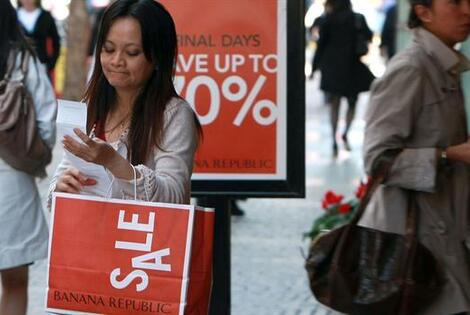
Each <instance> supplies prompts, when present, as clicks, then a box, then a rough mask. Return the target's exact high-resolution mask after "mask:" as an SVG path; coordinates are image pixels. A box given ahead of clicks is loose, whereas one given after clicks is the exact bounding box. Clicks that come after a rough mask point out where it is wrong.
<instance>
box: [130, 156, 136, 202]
mask: <svg viewBox="0 0 470 315" xmlns="http://www.w3.org/2000/svg"><path fill="white" fill-rule="evenodd" d="M131 167H132V171H133V172H134V200H135V201H137V172H136V171H135V167H134V165H132V164H131Z"/></svg>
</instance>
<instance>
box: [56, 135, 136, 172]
mask: <svg viewBox="0 0 470 315" xmlns="http://www.w3.org/2000/svg"><path fill="white" fill-rule="evenodd" d="M73 131H74V132H75V134H76V135H77V136H78V137H79V138H80V139H81V140H82V141H83V143H79V142H78V141H75V140H74V139H73V138H72V137H70V136H64V140H63V141H62V143H63V144H64V148H65V149H66V150H67V151H69V152H70V153H72V154H73V155H75V156H78V157H79V158H81V159H83V160H85V161H87V162H92V163H95V164H99V165H102V166H104V167H105V168H107V169H108V170H109V171H110V172H111V173H112V174H113V175H114V176H115V177H117V178H120V179H125V180H131V179H133V178H134V171H133V168H132V166H131V164H129V162H128V161H127V160H126V159H125V158H124V157H122V156H121V155H119V153H117V152H116V150H114V149H113V147H111V146H110V145H109V144H108V143H106V142H105V141H103V140H101V139H98V138H93V139H91V138H90V137H88V136H87V135H86V134H84V133H83V132H82V131H81V130H80V129H78V128H75V129H74V130H73ZM136 176H137V178H138V177H139V174H136Z"/></svg>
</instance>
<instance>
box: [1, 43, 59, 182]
mask: <svg viewBox="0 0 470 315" xmlns="http://www.w3.org/2000/svg"><path fill="white" fill-rule="evenodd" d="M17 53H18V52H16V51H12V52H10V56H9V58H8V63H7V71H6V73H5V77H4V78H3V80H1V81H0V158H1V159H3V160H4V161H5V162H6V163H8V164H9V165H10V166H11V167H13V168H15V169H17V170H20V171H23V172H26V173H28V174H30V175H33V176H38V177H44V176H46V171H45V168H46V166H47V164H49V163H50V161H51V159H52V152H51V149H50V148H48V147H47V145H46V144H45V143H44V141H43V140H42V139H41V137H40V136H39V131H38V127H37V123H36V112H35V109H34V103H33V99H32V97H31V95H30V94H29V92H28V90H27V89H26V86H25V80H26V75H27V72H28V62H29V58H32V57H31V56H30V54H29V52H28V51H27V50H25V51H24V52H23V53H22V57H21V73H22V75H23V78H22V80H20V81H15V80H11V75H12V73H13V70H14V68H15V61H16V54H17Z"/></svg>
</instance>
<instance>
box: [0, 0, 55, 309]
mask: <svg viewBox="0 0 470 315" xmlns="http://www.w3.org/2000/svg"><path fill="white" fill-rule="evenodd" d="M0 12H1V14H0V80H2V82H1V84H0V86H2V87H3V88H5V85H3V84H5V83H6V80H9V81H10V82H12V81H14V82H16V81H19V82H21V81H22V82H23V84H24V86H25V87H26V90H27V92H28V93H29V94H30V96H31V97H32V100H33V103H34V110H35V115H36V124H37V127H38V129H39V136H40V137H41V138H42V140H43V141H44V143H45V144H46V145H47V146H48V147H49V148H50V149H52V147H53V145H54V141H55V123H54V122H55V116H56V110H57V107H56V101H55V98H54V92H53V90H52V86H51V84H50V82H49V80H48V77H47V74H46V70H45V69H44V67H43V65H42V64H40V62H39V60H38V58H37V57H36V55H35V53H34V50H33V49H32V48H31V47H30V46H29V45H28V43H27V40H26V39H25V38H24V36H23V33H22V31H21V28H20V25H19V23H18V19H17V16H16V11H15V9H14V8H13V6H12V5H11V3H10V0H0ZM28 56H29V57H28ZM23 61H24V62H25V63H26V64H27V65H28V67H27V68H28V70H27V72H26V73H25V74H23V71H22V69H21V65H22V63H23ZM10 69H11V70H10ZM10 73H11V75H10V76H9V74H10ZM7 77H8V78H7ZM4 91H5V90H3V91H2V92H1V93H4ZM24 97H26V96H24ZM1 101H2V102H7V101H8V100H5V99H4V98H2V99H1ZM2 110H3V107H2ZM0 205H1V207H0V275H1V290H0V292H1V300H0V314H2V315H24V314H26V307H27V288H28V266H29V265H31V264H32V263H33V262H34V261H36V260H38V259H43V258H46V257H47V241H48V228H47V224H46V221H45V218H44V215H43V211H42V206H41V198H40V196H39V194H38V190H37V187H36V182H35V179H34V177H33V176H32V175H30V174H28V173H26V172H23V171H19V170H17V169H15V168H13V167H11V166H10V165H8V164H7V163H6V162H5V161H4V160H2V159H1V158H0Z"/></svg>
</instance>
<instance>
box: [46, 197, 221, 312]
mask: <svg viewBox="0 0 470 315" xmlns="http://www.w3.org/2000/svg"><path fill="white" fill-rule="evenodd" d="M213 220H214V213H213V211H212V210H211V209H202V208H195V207H194V206H189V205H188V206H187V205H174V204H164V203H151V202H140V201H128V200H116V199H104V198H97V197H90V196H82V195H70V194H56V195H55V196H54V199H53V213H52V222H51V227H52V228H51V230H52V232H51V239H50V250H49V269H48V287H47V309H48V310H49V311H52V312H58V313H66V314H77V311H78V312H84V313H88V314H181V315H182V314H195V313H199V312H200V314H206V313H207V308H208V303H209V295H210V287H211V268H212V238H213Z"/></svg>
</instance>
